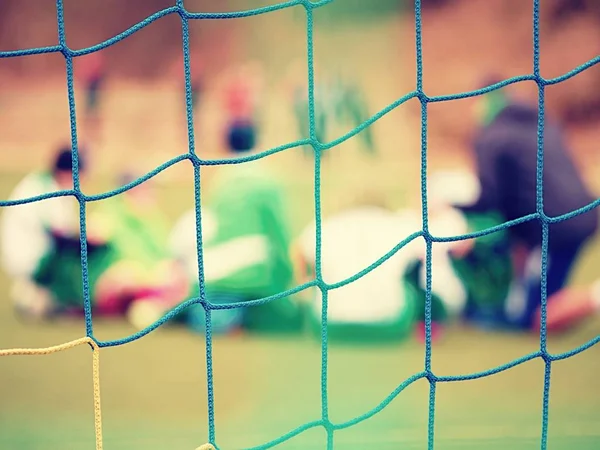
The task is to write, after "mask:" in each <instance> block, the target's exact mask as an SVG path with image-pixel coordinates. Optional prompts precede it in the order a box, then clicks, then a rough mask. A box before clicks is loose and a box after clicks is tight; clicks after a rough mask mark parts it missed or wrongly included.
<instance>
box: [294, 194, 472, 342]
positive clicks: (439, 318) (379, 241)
mask: <svg viewBox="0 0 600 450" xmlns="http://www.w3.org/2000/svg"><path fill="white" fill-rule="evenodd" d="M430 217H431V223H430V229H431V232H432V233H433V234H435V235H438V236H452V235H460V234H463V233H465V232H466V224H465V222H464V220H463V218H462V217H461V215H460V214H459V213H458V212H457V211H456V210H454V209H453V208H450V207H447V206H446V205H445V203H443V202H441V201H439V202H432V205H431V209H430ZM421 228H422V222H421V216H420V212H419V211H417V210H416V209H415V210H412V209H405V210H402V211H400V212H393V211H389V210H387V209H385V208H381V207H377V206H370V205H366V206H357V207H355V208H352V209H350V210H347V211H345V212H342V213H340V214H337V215H335V216H332V217H329V218H326V219H325V220H324V221H323V224H322V238H321V245H322V259H321V267H322V272H323V278H324V280H325V281H326V282H327V283H336V282H340V281H342V280H344V279H347V278H349V277H351V276H353V275H355V274H356V273H358V272H360V271H361V270H363V269H365V268H367V267H368V266H369V265H370V264H372V263H373V262H375V261H376V260H377V259H379V258H381V257H382V256H384V255H385V254H386V253H387V252H389V251H390V250H391V249H392V248H393V247H395V246H396V245H397V244H398V243H400V242H401V241H402V240H403V239H405V238H406V237H408V236H409V235H410V234H412V233H414V232H416V231H418V230H420V229H421ZM315 231H316V229H315V225H314V224H312V225H310V226H309V227H307V228H306V229H305V231H304V232H303V233H302V234H301V236H300V238H299V239H298V241H297V242H296V244H295V246H294V247H293V249H292V255H293V260H294V262H295V268H296V273H297V274H298V275H297V276H298V278H299V281H308V280H309V279H313V278H314V273H315V272H314V270H315V258H316V253H315V242H316V241H315ZM465 245H467V246H468V245H469V243H465V242H456V243H447V244H446V243H438V244H434V246H433V252H432V264H433V273H434V276H433V277H432V302H433V303H432V304H433V320H434V322H435V323H434V324H433V327H434V329H433V331H434V337H437V335H438V333H437V332H438V330H439V328H438V327H437V325H439V324H440V323H441V322H444V321H446V320H447V319H449V318H450V317H456V316H457V315H458V314H460V313H461V312H462V308H463V306H464V304H465V301H466V292H465V289H464V287H463V284H462V282H461V280H460V279H459V277H458V276H457V275H456V273H455V272H454V270H453V267H452V265H451V261H450V252H455V251H460V250H461V248H462V247H464V246H465ZM424 259H425V246H424V244H423V242H422V240H420V239H418V240H414V241H412V242H410V243H409V244H407V245H406V246H405V247H404V248H402V249H401V250H400V251H398V252H397V253H396V254H394V255H393V256H392V257H391V258H390V259H388V260H387V261H386V262H384V263H383V264H382V265H381V266H379V267H377V268H376V269H375V270H373V271H371V272H369V273H368V274H366V275H365V276H363V277H362V278H359V279H358V280H356V281H354V282H352V283H350V284H347V285H346V286H343V287H341V288H338V289H335V290H330V291H329V292H328V305H329V307H328V320H329V328H328V329H329V336H330V338H331V339H334V340H345V341H348V340H349V341H354V342H367V341H372V340H374V341H397V340H401V339H404V338H406V337H407V336H408V335H409V334H410V333H411V332H412V331H413V330H415V329H416V331H417V332H418V333H419V337H421V338H423V327H424V326H423V321H424V307H425V291H424V286H425V275H426V273H425V270H424V264H423V262H424ZM315 295H316V300H315V301H311V302H310V303H311V306H310V314H309V316H310V317H311V318H312V320H311V323H312V325H313V330H315V331H317V332H318V330H319V327H320V320H321V319H320V317H321V295H320V291H317V292H316V293H315Z"/></svg>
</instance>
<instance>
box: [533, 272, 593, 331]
mask: <svg viewBox="0 0 600 450" xmlns="http://www.w3.org/2000/svg"><path fill="white" fill-rule="evenodd" d="M598 313H600V280H599V281H596V282H595V283H593V284H592V286H588V287H584V288H564V289H561V290H560V291H558V292H556V293H555V294H554V295H552V296H551V297H549V298H548V305H547V309H546V329H547V330H548V332H549V333H553V332H560V331H565V330H568V329H570V328H573V327H574V326H577V325H579V324H580V323H582V322H583V321H585V320H586V319H589V318H591V317H593V316H595V315H597V314H598ZM540 326H541V313H540V310H538V311H537V312H536V314H535V317H534V320H533V330H534V331H535V332H539V329H540Z"/></svg>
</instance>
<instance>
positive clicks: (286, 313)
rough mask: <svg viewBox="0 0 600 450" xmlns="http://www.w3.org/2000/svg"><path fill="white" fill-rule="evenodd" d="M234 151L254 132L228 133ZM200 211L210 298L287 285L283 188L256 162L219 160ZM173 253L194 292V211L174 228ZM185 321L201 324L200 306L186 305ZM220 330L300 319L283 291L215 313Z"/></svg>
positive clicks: (284, 326)
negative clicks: (269, 299) (229, 163)
mask: <svg viewBox="0 0 600 450" xmlns="http://www.w3.org/2000/svg"><path fill="white" fill-rule="evenodd" d="M227 139H228V147H229V149H230V154H231V155H238V154H240V153H246V152H248V151H250V150H252V148H253V145H254V139H253V136H252V134H247V133H246V132H245V131H243V130H237V131H236V132H233V133H229V135H228V137H227ZM206 204H207V209H206V210H203V224H204V235H203V256H204V277H205V279H204V281H205V285H206V294H207V300H208V301H210V302H212V303H216V304H218V303H233V302H243V301H248V300H254V299H260V298H263V297H267V296H271V295H275V294H277V293H279V292H282V291H285V290H286V289H288V288H290V287H292V282H293V280H292V275H293V273H292V267H291V262H290V260H289V256H288V246H289V230H288V224H287V217H286V215H287V211H286V207H285V199H284V193H283V190H282V188H281V186H280V185H279V183H278V182H277V181H276V179H275V178H274V177H273V176H272V175H271V174H269V173H268V172H267V171H265V170H264V168H263V167H262V166H261V165H260V164H259V165H257V164H255V163H252V164H251V165H248V164H240V165H235V166H227V167H223V168H222V169H221V170H220V171H219V172H218V174H217V176H216V179H214V180H213V182H212V185H211V193H210V194H209V196H208V197H207V201H206ZM173 236H174V240H173V242H174V243H175V244H174V246H175V249H176V250H175V252H176V254H177V257H178V259H179V260H180V261H182V262H183V263H184V265H185V267H186V269H187V273H188V274H189V282H190V285H191V286H192V295H191V296H198V295H199V292H198V266H197V258H198V256H197V255H196V231H195V212H194V211H190V212H189V213H188V214H187V215H185V216H184V217H183V218H182V219H181V221H180V223H179V225H177V226H176V228H175V230H174V233H173ZM187 321H188V323H189V324H190V326H192V328H194V329H197V330H199V331H201V330H203V329H204V326H205V318H204V311H203V308H202V306H200V305H197V306H196V307H195V308H191V309H190V312H189V313H188V314H187ZM212 324H213V327H214V328H215V331H217V332H228V331H232V330H235V329H238V328H240V327H242V328H244V329H246V330H250V331H262V332H271V331H272V332H288V331H289V332H292V331H298V330H299V329H300V327H301V325H302V315H301V314H300V310H299V308H298V306H297V305H296V304H295V303H293V302H292V301H291V300H290V299H288V298H281V299H278V300H275V301H272V302H269V303H265V304H262V305H258V306H251V307H247V308H244V309H241V310H221V311H214V312H213V313H212Z"/></svg>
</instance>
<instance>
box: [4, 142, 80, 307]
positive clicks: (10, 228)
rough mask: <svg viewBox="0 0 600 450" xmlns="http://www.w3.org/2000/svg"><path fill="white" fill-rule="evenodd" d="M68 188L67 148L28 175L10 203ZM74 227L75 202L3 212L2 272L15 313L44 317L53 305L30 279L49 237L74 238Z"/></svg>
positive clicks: (53, 201)
mask: <svg viewBox="0 0 600 450" xmlns="http://www.w3.org/2000/svg"><path fill="white" fill-rule="evenodd" d="M80 172H83V166H82V165H81V164H80ZM72 188H73V181H72V158H71V149H70V148H66V147H65V148H62V149H61V150H59V152H58V153H57V155H56V156H55V159H54V161H53V162H52V165H51V167H50V169H49V170H47V171H41V172H34V173H31V174H29V175H27V176H26V177H25V178H23V180H21V181H20V182H19V184H18V185H17V186H16V187H15V188H14V190H13V191H12V193H11V194H10V196H9V199H10V200H21V199H27V198H30V197H35V196H38V195H43V194H47V193H52V192H57V191H60V190H68V189H72ZM78 225H79V218H78V214H77V208H76V202H75V201H74V199H73V198H69V197H66V196H62V197H53V198H49V199H45V200H42V201H36V202H31V203H26V204H21V205H16V206H9V207H5V208H3V210H2V214H1V218H0V255H1V261H2V267H3V270H4V271H5V272H6V273H7V274H8V275H9V276H10V277H11V278H13V286H12V288H11V298H12V300H13V301H14V302H15V305H16V307H17V309H18V310H19V311H25V310H26V311H28V312H29V313H30V314H33V315H38V314H39V315H44V314H46V313H47V309H48V308H49V307H50V306H51V305H50V303H51V302H50V300H49V298H48V297H47V296H46V295H44V292H43V290H40V289H39V288H37V286H36V285H35V283H33V281H32V278H33V277H34V275H35V273H36V270H37V269H38V266H39V264H40V262H41V260H42V259H43V258H44V257H45V256H46V255H47V254H48V252H50V251H51V250H52V246H53V235H54V236H65V237H70V236H77V234H78Z"/></svg>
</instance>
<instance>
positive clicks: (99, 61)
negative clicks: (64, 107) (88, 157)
mask: <svg viewBox="0 0 600 450" xmlns="http://www.w3.org/2000/svg"><path fill="white" fill-rule="evenodd" d="M77 62H78V65H77V72H76V75H77V78H78V79H79V80H80V83H81V85H82V86H83V89H84V92H85V109H84V114H85V116H84V127H85V128H86V132H87V133H88V135H89V136H90V139H91V140H94V141H95V140H97V138H98V134H99V132H100V125H101V123H100V113H99V109H100V95H101V92H102V89H103V88H104V85H105V82H106V75H107V70H106V60H105V58H104V56H103V55H102V54H101V53H100V52H94V53H90V54H89V55H86V56H83V57H81V58H80V59H78V60H77Z"/></svg>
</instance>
